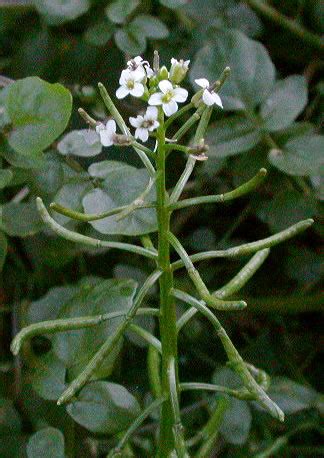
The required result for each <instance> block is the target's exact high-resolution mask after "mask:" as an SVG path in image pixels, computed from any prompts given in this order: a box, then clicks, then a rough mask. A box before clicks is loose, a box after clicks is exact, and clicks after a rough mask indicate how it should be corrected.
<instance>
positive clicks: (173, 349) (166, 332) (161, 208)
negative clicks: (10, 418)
mask: <svg viewBox="0 0 324 458" xmlns="http://www.w3.org/2000/svg"><path fill="white" fill-rule="evenodd" d="M159 122H160V127H159V129H158V131H157V141H158V150H157V158H156V169H157V180H156V194H157V218H158V236H159V242H158V267H159V269H160V270H162V272H163V273H162V275H161V277H160V280H159V281H160V337H161V343H162V394H163V395H166V396H167V400H166V401H165V402H164V403H163V406H162V414H161V428H160V440H159V451H158V457H159V458H168V457H169V455H170V454H171V452H172V450H173V449H174V435H173V426H174V416H173V410H172V403H171V399H170V395H169V393H170V387H169V378H168V368H169V366H170V361H171V360H174V361H177V360H178V358H177V329H176V321H177V320H176V310H175V303H174V299H173V297H172V295H171V294H170V292H171V290H172V287H173V274H172V271H171V265H170V244H169V240H168V232H169V227H170V212H169V210H168V204H169V202H168V200H169V198H168V194H167V192H166V183H165V130H164V116H163V112H162V110H160V113H159ZM176 372H177V370H176Z"/></svg>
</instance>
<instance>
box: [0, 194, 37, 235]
mask: <svg viewBox="0 0 324 458" xmlns="http://www.w3.org/2000/svg"><path fill="white" fill-rule="evenodd" d="M0 226H1V227H2V230H4V231H5V232H6V233H7V234H8V235H11V236H13V237H15V236H17V237H28V236H30V235H33V234H36V233H37V232H39V231H40V230H42V228H43V223H42V220H41V219H40V216H39V213H38V211H37V209H36V205H35V202H27V203H15V202H10V203H8V204H4V205H3V206H2V218H1V223H0Z"/></svg>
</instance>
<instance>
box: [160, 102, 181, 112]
mask: <svg viewBox="0 0 324 458" xmlns="http://www.w3.org/2000/svg"><path fill="white" fill-rule="evenodd" d="M163 111H164V113H165V115H166V116H171V115H173V114H174V113H176V112H177V111H178V104H177V102H176V101H175V100H171V101H170V102H169V103H164V104H163Z"/></svg>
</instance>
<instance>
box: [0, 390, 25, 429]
mask: <svg viewBox="0 0 324 458" xmlns="http://www.w3.org/2000/svg"><path fill="white" fill-rule="evenodd" d="M20 430H21V420H20V416H19V414H18V412H17V410H16V409H15V407H14V405H13V402H12V401H11V400H10V399H5V398H0V437H1V436H5V435H13V434H18V433H19V432H20Z"/></svg>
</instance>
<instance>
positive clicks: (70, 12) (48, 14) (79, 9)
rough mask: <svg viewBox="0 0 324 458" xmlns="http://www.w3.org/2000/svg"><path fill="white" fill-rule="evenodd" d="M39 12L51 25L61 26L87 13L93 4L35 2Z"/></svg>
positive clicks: (86, 0)
mask: <svg viewBox="0 0 324 458" xmlns="http://www.w3.org/2000/svg"><path fill="white" fill-rule="evenodd" d="M33 1H34V5H35V7H36V8H37V10H38V12H39V13H40V14H41V15H43V16H44V18H45V20H46V22H47V23H48V24H50V25H60V24H64V23H65V22H68V21H73V20H74V19H76V18H77V17H79V16H81V15H82V14H84V13H86V12H87V11H88V9H89V8H90V6H91V4H90V1H89V0H33Z"/></svg>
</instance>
